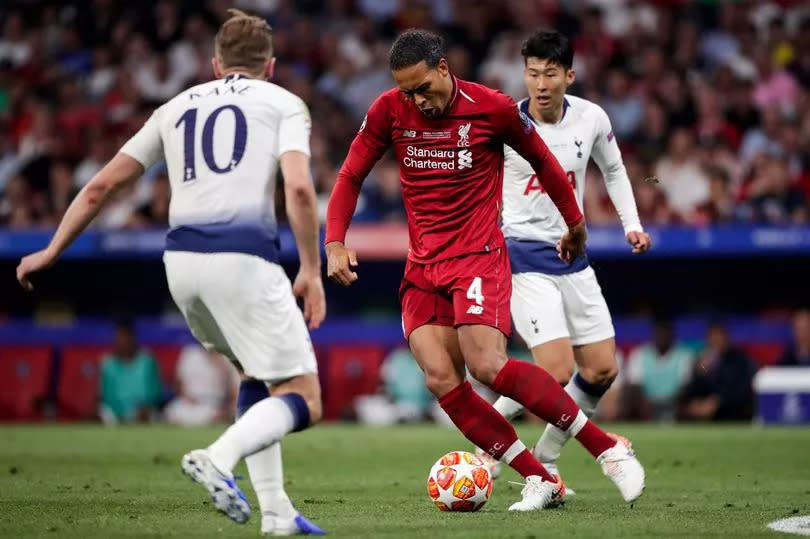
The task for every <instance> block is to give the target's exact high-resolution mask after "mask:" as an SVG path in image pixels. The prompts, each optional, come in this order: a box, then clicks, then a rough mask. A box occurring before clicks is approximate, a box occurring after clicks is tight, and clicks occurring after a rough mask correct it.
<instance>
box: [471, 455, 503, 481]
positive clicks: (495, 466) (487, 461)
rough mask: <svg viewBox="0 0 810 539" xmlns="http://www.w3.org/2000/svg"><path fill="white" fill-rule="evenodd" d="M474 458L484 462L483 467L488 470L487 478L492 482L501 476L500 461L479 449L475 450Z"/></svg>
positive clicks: (501, 467)
mask: <svg viewBox="0 0 810 539" xmlns="http://www.w3.org/2000/svg"><path fill="white" fill-rule="evenodd" d="M475 456H476V457H478V458H479V459H481V460H482V461H484V466H486V467H487V469H488V470H489V476H490V477H491V478H492V479H493V480H494V479H498V478H499V477H500V476H501V471H502V469H503V464H502V463H501V461H499V460H498V459H496V458H494V457H493V456H492V455H490V454H489V453H487V452H486V451H484V450H483V449H481V448H480V447H476V448H475Z"/></svg>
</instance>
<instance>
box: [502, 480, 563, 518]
mask: <svg viewBox="0 0 810 539" xmlns="http://www.w3.org/2000/svg"><path fill="white" fill-rule="evenodd" d="M520 495H521V496H522V497H523V499H521V500H520V501H519V502H515V503H513V504H512V505H511V506H509V510H510V511H536V510H538V509H550V508H552V507H557V506H559V505H561V504H562V503H563V498H564V497H565V485H564V484H563V482H562V480H561V479H560V478H559V476H557V482H556V483H552V482H550V481H543V478H542V477H540V476H539V475H530V476H529V477H527V478H526V484H525V485H524V486H523V490H521V491H520Z"/></svg>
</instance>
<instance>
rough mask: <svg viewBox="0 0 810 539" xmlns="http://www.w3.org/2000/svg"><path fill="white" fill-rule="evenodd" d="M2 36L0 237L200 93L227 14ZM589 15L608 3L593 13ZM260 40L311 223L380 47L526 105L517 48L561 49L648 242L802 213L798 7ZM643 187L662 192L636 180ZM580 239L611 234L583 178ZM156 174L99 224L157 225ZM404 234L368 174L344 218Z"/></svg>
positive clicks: (481, 5)
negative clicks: (417, 47) (430, 51)
mask: <svg viewBox="0 0 810 539" xmlns="http://www.w3.org/2000/svg"><path fill="white" fill-rule="evenodd" d="M4 4H5V7H4V8H3V10H2V12H0V13H1V14H2V37H0V127H1V129H0V152H2V154H1V157H0V192H2V196H1V197H0V224H2V225H3V226H7V227H12V228H27V227H36V226H45V227H49V226H53V225H54V224H55V223H57V222H58V220H59V218H60V217H61V215H62V213H63V212H64V210H65V208H66V206H67V204H68V203H69V201H70V199H71V198H72V197H73V196H74V195H75V193H76V192H77V190H78V189H79V188H81V187H82V185H84V184H85V183H86V182H87V181H88V180H89V179H90V178H91V177H92V175H93V173H95V172H96V171H97V170H99V168H100V167H101V166H102V165H103V163H104V162H105V161H106V160H107V159H109V158H110V157H111V156H112V155H113V153H114V152H115V151H116V150H117V148H118V147H119V146H120V145H121V143H122V142H123V141H124V140H126V138H127V137H128V136H130V135H131V134H132V133H133V132H134V131H136V130H137V129H138V128H139V127H140V126H141V125H142V123H143V122H144V120H145V119H146V118H147V117H148V115H149V114H150V112H151V111H152V110H153V109H154V108H155V107H156V106H158V105H159V104H161V103H162V102H164V101H165V100H167V99H169V98H170V97H172V96H174V95H175V94H177V93H178V92H179V91H181V90H183V89H184V88H186V87H188V86H190V85H193V84H196V83H199V82H201V81H205V80H208V79H210V77H211V66H210V58H211V56H212V52H213V51H212V37H213V33H214V31H215V28H216V27H217V25H218V24H219V23H220V22H221V21H222V20H223V18H224V17H225V12H226V9H227V8H228V7H231V5H232V4H231V2H224V1H216V0H211V1H208V2H205V3H204V5H202V6H201V4H200V3H199V2H174V1H168V0H165V1H158V2H154V3H151V2H143V3H138V4H127V3H120V2H115V1H113V0H90V1H85V2H22V3H20V4H19V6H17V7H15V5H14V2H10V3H4ZM600 4H605V5H606V4H610V9H604V6H600ZM235 5H236V6H238V7H242V8H244V9H248V10H252V11H254V12H257V13H260V14H262V15H264V16H266V17H267V18H268V20H269V21H270V23H271V24H272V26H273V29H274V45H275V50H276V56H277V58H278V64H277V68H276V73H275V77H274V82H276V83H278V84H280V85H282V86H284V87H286V88H288V89H290V90H291V91H293V92H295V93H296V94H298V95H300V96H301V97H302V98H303V99H304V100H305V101H306V102H307V104H308V105H309V107H310V109H311V113H312V116H313V118H314V120H315V121H314V127H313V134H312V154H313V155H312V157H313V159H312V169H313V176H314V179H315V182H316V184H317V190H318V193H319V196H320V198H321V202H322V206H323V208H322V210H323V211H322V213H325V204H326V200H327V199H328V195H329V193H330V191H331V187H332V185H333V182H334V180H335V177H336V172H337V168H338V167H339V166H340V163H341V162H342V159H343V157H344V156H345V152H346V150H347V148H348V145H349V143H350V142H351V139H352V137H353V135H354V133H355V132H356V129H357V127H358V126H359V124H360V122H361V121H362V118H363V115H364V114H365V111H366V109H367V107H368V105H369V104H370V103H371V101H372V100H373V99H374V97H376V96H377V95H378V94H379V93H380V92H382V91H384V90H386V89H388V88H390V87H391V86H392V82H391V77H390V73H389V71H388V67H387V51H388V48H389V46H390V43H391V40H392V38H393V36H394V35H395V34H396V33H397V32H398V31H400V30H403V29H405V28H408V27H412V26H414V27H424V28H430V29H434V30H437V31H440V32H442V34H444V35H445V36H446V37H447V42H448V58H449V61H450V65H451V68H452V70H453V71H454V72H455V73H456V74H457V75H458V76H460V77H462V78H469V79H473V80H478V81H481V82H483V83H485V84H488V85H491V86H495V87H499V88H501V89H502V90H503V91H504V92H506V93H508V94H510V95H511V96H513V97H514V98H516V99H520V98H522V97H523V96H524V95H525V87H524V85H523V81H522V66H523V61H522V57H521V56H520V44H521V41H522V39H523V38H524V37H525V36H526V35H527V33H529V32H530V31H532V30H534V29H536V28H539V27H543V26H550V27H554V28H557V29H559V30H561V31H563V32H567V33H569V34H571V35H573V36H576V37H575V38H574V43H575V66H574V67H575V69H576V72H577V82H576V84H575V85H574V87H573V88H572V89H571V92H572V93H574V94H576V95H580V96H582V97H585V98H588V99H591V100H593V101H595V102H597V103H599V104H601V105H602V106H603V107H604V108H605V110H606V111H607V112H608V114H609V116H610V119H611V121H612V122H613V127H614V132H615V134H616V136H617V138H618V140H619V143H620V145H621V147H622V149H623V151H624V156H625V163H626V165H627V169H628V172H629V174H630V177H631V178H632V180H633V182H634V190H635V194H636V197H637V200H638V205H639V210H640V213H641V217H642V221H643V222H644V223H645V224H649V225H652V224H674V223H685V224H689V225H694V226H702V225H705V224H709V223H729V222H757V223H763V222H767V223H782V224H784V223H803V222H806V221H807V219H808V200H810V106H808V100H810V93H809V92H808V90H810V8H808V7H807V6H802V4H801V3H800V2H777V3H768V2H733V3H731V2H730V3H714V2H678V1H660V2H633V1H624V2H621V1H618V2H605V1H601V2H600V1H570V2H564V1H555V0H536V1H522V0H513V1H507V2H502V1H494V0H472V1H452V0H436V1H424V0H386V1H376V0H356V1H352V0H305V1H295V2H293V1H291V0H252V1H251V0H243V1H237V2H235ZM649 176H656V177H657V178H659V180H660V184H659V185H658V186H654V185H651V184H648V183H645V182H644V181H643V179H644V178H647V177H649ZM588 182H589V188H588V189H587V191H586V194H587V199H586V214H587V215H588V220H589V222H590V223H591V224H613V223H617V222H618V221H617V218H616V215H615V212H614V211H613V209H612V206H611V205H610V201H609V199H608V198H607V195H606V192H605V190H604V189H603V188H602V186H601V182H599V181H597V180H596V178H595V177H594V174H592V175H591V177H589V178H588ZM168 196H169V189H168V183H167V178H166V176H165V173H164V171H163V170H161V169H160V168H156V169H153V170H151V171H149V173H148V174H147V175H146V176H144V178H143V180H142V181H140V182H139V183H138V185H137V186H136V188H135V189H134V190H133V191H132V192H128V193H124V194H123V195H122V196H121V197H120V198H119V200H118V201H117V202H116V204H115V205H113V206H112V207H111V208H109V209H108V210H107V211H105V212H104V214H103V215H102V216H101V217H100V218H99V219H98V221H97V223H96V226H98V227H102V228H137V227H143V226H160V225H165V224H166V219H167V210H168V204H167V201H168ZM357 218H358V219H362V220H370V221H376V220H403V219H404V213H403V210H402V208H401V201H400V194H399V182H398V173H397V166H396V164H395V163H393V162H392V161H391V160H385V161H383V162H381V163H380V164H379V165H378V167H377V168H376V170H375V172H374V174H373V175H372V177H371V178H369V180H368V181H367V182H366V185H365V187H364V192H363V198H362V200H361V205H360V208H359V211H358V215H357Z"/></svg>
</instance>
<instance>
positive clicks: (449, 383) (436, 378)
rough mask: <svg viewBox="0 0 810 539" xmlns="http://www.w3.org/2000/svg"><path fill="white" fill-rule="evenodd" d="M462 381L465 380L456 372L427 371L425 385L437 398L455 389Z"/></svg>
mask: <svg viewBox="0 0 810 539" xmlns="http://www.w3.org/2000/svg"><path fill="white" fill-rule="evenodd" d="M462 382H463V380H462V379H461V378H460V377H459V376H457V375H456V374H455V373H438V372H426V373H425V385H426V386H427V388H428V390H429V391H430V392H431V393H433V395H434V396H435V397H436V398H437V399H440V398H442V397H444V396H445V395H447V394H448V393H450V392H451V391H453V390H454V389H455V388H457V387H458V386H459V385H460V384H461V383H462Z"/></svg>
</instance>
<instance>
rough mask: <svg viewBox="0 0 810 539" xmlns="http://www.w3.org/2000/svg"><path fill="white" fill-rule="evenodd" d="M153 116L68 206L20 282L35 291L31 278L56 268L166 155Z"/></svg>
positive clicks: (28, 260) (25, 262) (24, 263)
mask: <svg viewBox="0 0 810 539" xmlns="http://www.w3.org/2000/svg"><path fill="white" fill-rule="evenodd" d="M156 114H157V113H155V114H153V115H152V116H151V117H150V118H149V120H148V121H147V122H146V123H145V124H144V126H143V127H142V128H141V130H140V131H138V133H136V134H135V136H133V137H132V138H131V139H130V140H129V141H128V142H127V143H126V144H125V145H124V147H123V148H121V151H119V152H118V153H117V154H116V155H115V157H113V158H112V160H111V161H110V162H109V163H107V164H106V165H105V166H104V168H102V169H101V170H100V171H98V173H96V175H95V176H93V178H92V179H91V180H90V181H89V182H88V183H87V185H85V186H84V187H83V188H82V190H81V191H79V194H78V195H76V198H74V199H73V201H72V202H71V203H70V206H68V209H67V211H66V212H65V215H64V216H63V217H62V221H61V222H60V223H59V226H58V227H57V229H56V232H55V233H54V235H53V238H51V241H50V243H49V244H48V246H47V247H46V248H45V249H42V250H41V251H37V252H35V253H32V254H30V255H28V256H26V257H23V259H22V260H21V261H20V265H19V266H17V281H19V283H20V284H21V285H22V287H23V288H25V289H26V290H32V289H33V288H34V287H33V285H32V284H31V281H30V279H29V277H30V276H31V274H33V273H36V272H37V271H41V270H43V269H46V268H49V267H50V266H52V265H53V264H54V263H55V262H56V261H57V260H58V259H59V257H60V256H61V255H62V253H63V252H64V251H65V249H67V248H68V247H70V244H71V243H73V241H74V240H75V239H76V238H77V237H79V235H80V234H81V233H82V232H83V231H84V229H85V228H87V226H88V225H89V224H90V223H91V222H92V221H93V219H94V218H95V217H96V216H97V215H98V213H99V212H100V211H101V209H102V208H103V207H104V205H105V204H106V203H107V201H108V200H109V199H110V197H112V196H113V195H114V194H115V193H116V192H117V191H119V190H120V189H121V188H122V187H124V186H126V185H129V184H131V183H133V182H134V181H135V180H137V179H138V178H139V177H140V176H141V175H143V171H144V170H145V169H146V168H147V167H148V166H151V165H152V164H153V163H155V162H156V161H158V160H159V159H160V158H161V157H162V155H163V145H162V143H161V139H160V132H159V130H158V121H157V118H156Z"/></svg>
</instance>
